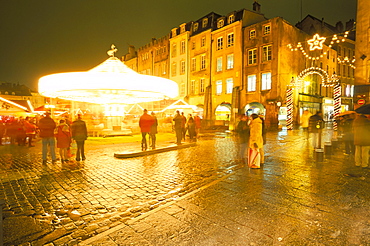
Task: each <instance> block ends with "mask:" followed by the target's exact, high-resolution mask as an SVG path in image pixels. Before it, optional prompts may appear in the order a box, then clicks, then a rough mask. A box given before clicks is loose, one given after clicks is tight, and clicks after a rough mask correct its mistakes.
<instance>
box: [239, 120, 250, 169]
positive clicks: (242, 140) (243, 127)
mask: <svg viewBox="0 0 370 246" xmlns="http://www.w3.org/2000/svg"><path fill="white" fill-rule="evenodd" d="M236 132H237V134H238V138H239V159H240V160H241V161H242V162H243V163H246V155H245V151H246V150H247V148H248V142H249V134H250V133H249V125H248V117H247V116H246V115H245V114H242V115H240V121H239V122H238V125H237V126H236Z"/></svg>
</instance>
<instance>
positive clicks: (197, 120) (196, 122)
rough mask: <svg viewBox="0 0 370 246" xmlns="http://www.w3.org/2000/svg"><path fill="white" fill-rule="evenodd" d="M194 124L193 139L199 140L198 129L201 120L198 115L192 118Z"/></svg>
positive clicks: (200, 125)
mask: <svg viewBox="0 0 370 246" xmlns="http://www.w3.org/2000/svg"><path fill="white" fill-rule="evenodd" d="M194 123H195V137H196V139H198V138H199V133H200V128H201V127H202V119H201V118H200V117H199V115H198V114H196V115H195V116H194Z"/></svg>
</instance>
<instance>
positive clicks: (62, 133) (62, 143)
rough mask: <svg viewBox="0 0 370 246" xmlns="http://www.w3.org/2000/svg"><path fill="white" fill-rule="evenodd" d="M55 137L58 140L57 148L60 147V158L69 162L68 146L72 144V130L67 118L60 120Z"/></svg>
mask: <svg viewBox="0 0 370 246" xmlns="http://www.w3.org/2000/svg"><path fill="white" fill-rule="evenodd" d="M55 138H56V140H57V148H59V154H60V159H61V161H62V163H64V162H68V161H69V160H68V158H69V157H68V148H69V147H70V145H71V131H70V128H69V125H68V124H67V123H66V122H65V120H63V119H62V120H60V121H59V125H58V126H57V128H56V133H55Z"/></svg>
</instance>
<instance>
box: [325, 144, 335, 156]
mask: <svg viewBox="0 0 370 246" xmlns="http://www.w3.org/2000/svg"><path fill="white" fill-rule="evenodd" d="M324 151H325V155H332V154H333V151H332V145H331V143H330V142H325V145H324Z"/></svg>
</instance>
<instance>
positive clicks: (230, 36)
mask: <svg viewBox="0 0 370 246" xmlns="http://www.w3.org/2000/svg"><path fill="white" fill-rule="evenodd" d="M234 40H235V38H234V33H229V34H227V40H226V47H232V46H234ZM223 48H224V37H218V38H217V47H216V49H217V50H222V49H223Z"/></svg>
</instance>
